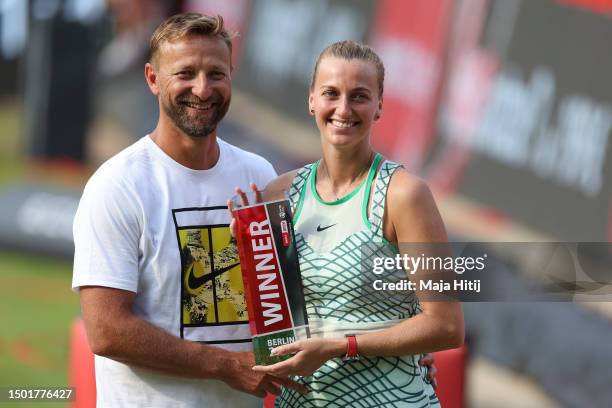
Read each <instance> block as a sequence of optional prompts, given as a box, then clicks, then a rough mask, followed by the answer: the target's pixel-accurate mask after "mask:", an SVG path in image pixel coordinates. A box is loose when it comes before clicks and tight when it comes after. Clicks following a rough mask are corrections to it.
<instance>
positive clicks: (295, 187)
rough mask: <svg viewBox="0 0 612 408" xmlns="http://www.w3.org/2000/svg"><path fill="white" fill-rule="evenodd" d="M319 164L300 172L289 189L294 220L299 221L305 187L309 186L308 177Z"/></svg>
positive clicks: (308, 165)
mask: <svg viewBox="0 0 612 408" xmlns="http://www.w3.org/2000/svg"><path fill="white" fill-rule="evenodd" d="M316 164H317V163H316V162H315V163H310V164H307V165H306V166H304V167H302V168H301V169H299V170H298V172H297V174H296V175H295V177H294V178H293V181H292V182H291V187H290V188H289V202H290V203H291V209H292V210H293V220H294V222H296V221H297V219H298V217H299V215H300V212H301V211H302V204H303V203H304V196H305V193H306V191H305V187H306V186H307V185H308V183H307V181H308V177H309V176H310V173H311V172H312V169H313V167H314V166H315V165H316Z"/></svg>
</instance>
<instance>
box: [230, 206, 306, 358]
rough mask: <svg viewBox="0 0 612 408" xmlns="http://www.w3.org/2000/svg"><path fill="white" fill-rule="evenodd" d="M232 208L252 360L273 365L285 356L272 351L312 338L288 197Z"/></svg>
mask: <svg viewBox="0 0 612 408" xmlns="http://www.w3.org/2000/svg"><path fill="white" fill-rule="evenodd" d="M251 198H253V197H251ZM250 202H254V201H250ZM234 204H235V206H236V207H237V208H235V209H234V217H235V218H236V239H237V241H238V251H239V254H240V264H241V269H242V277H243V281H244V289H245V294H246V300H247V309H248V313H249V323H250V329H251V336H252V338H253V351H254V353H255V362H256V363H257V364H258V365H269V364H274V363H277V362H279V361H281V360H284V359H286V358H287V356H284V357H283V356H279V357H271V356H270V350H271V349H273V348H274V347H276V346H280V345H283V344H289V343H292V342H294V341H296V340H299V339H303V338H307V337H310V334H309V330H308V319H307V316H306V308H305V303H304V292H303V288H302V277H301V274H300V267H299V262H298V257H297V250H296V248H295V239H294V231H293V222H292V215H291V207H290V204H289V200H287V199H286V198H281V199H278V200H271V201H266V202H259V203H256V204H252V205H246V206H244V205H240V203H238V200H237V199H234Z"/></svg>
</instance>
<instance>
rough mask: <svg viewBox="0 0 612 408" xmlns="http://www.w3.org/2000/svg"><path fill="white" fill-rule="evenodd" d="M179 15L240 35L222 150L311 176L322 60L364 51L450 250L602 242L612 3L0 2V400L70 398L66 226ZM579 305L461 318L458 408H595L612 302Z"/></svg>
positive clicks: (610, 378)
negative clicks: (64, 382)
mask: <svg viewBox="0 0 612 408" xmlns="http://www.w3.org/2000/svg"><path fill="white" fill-rule="evenodd" d="M178 11H197V12H202V13H206V14H221V15H222V16H223V17H224V19H225V21H226V23H227V25H228V26H229V27H230V28H231V29H232V30H235V31H237V32H238V36H237V37H236V38H235V40H234V49H233V57H232V58H233V60H232V62H233V65H234V72H233V84H234V87H233V95H232V105H231V108H230V111H229V113H228V117H227V118H226V119H225V120H224V122H223V123H222V124H221V125H220V128H219V134H220V136H221V138H223V139H225V140H227V141H229V142H231V143H233V144H236V145H238V146H240V147H243V148H245V149H247V150H251V151H254V152H256V153H258V154H261V155H263V156H265V157H267V158H268V159H269V160H270V161H271V162H272V163H273V164H274V165H275V167H276V169H277V171H278V172H284V171H287V170H290V169H292V168H296V167H299V166H302V165H303V164H305V163H307V162H312V161H314V160H316V159H317V158H319V156H320V148H319V140H318V139H319V137H318V134H317V130H316V127H315V125H314V123H313V122H312V118H311V117H310V116H309V115H308V109H307V97H308V87H309V82H310V79H311V75H312V67H313V65H314V63H315V60H316V57H317V56H318V54H319V52H320V51H321V50H322V49H323V48H325V47H326V46H327V45H329V44H330V43H332V42H334V41H337V40H341V39H353V40H357V41H364V42H367V43H368V44H370V45H372V46H373V47H374V49H375V50H376V51H377V52H378V53H379V54H380V55H381V57H382V59H383V61H384V63H385V67H386V79H385V92H384V106H383V112H382V118H381V120H380V121H379V122H378V123H377V125H376V127H375V132H374V135H373V138H372V143H373V145H374V147H375V148H376V149H377V150H379V151H381V152H382V153H384V154H385V155H387V156H388V157H390V158H391V159H393V160H395V161H398V162H400V163H402V164H404V165H405V167H406V168H407V169H409V170H410V171H412V172H414V173H416V174H417V175H419V176H421V177H423V178H424V179H426V180H427V182H428V184H429V185H430V186H431V187H432V190H433V192H434V195H435V196H436V200H437V203H438V205H439V207H440V211H441V213H442V216H443V218H444V221H445V224H446V226H447V228H448V230H449V232H450V234H451V236H452V237H453V239H454V240H455V241H481V242H492V241H501V242H509V241H515V242H529V241H540V242H554V241H567V242H608V241H610V240H611V238H612V151H611V150H612V147H611V146H610V137H611V133H612V82H611V79H610V73H611V72H612V54H611V53H610V44H612V0H410V1H405V0H317V1H312V0H223V1H221V0H0V294H1V295H2V297H0V318H1V319H3V321H6V322H7V323H6V324H5V325H3V329H0V367H2V368H1V369H0V386H2V385H7V384H13V383H14V381H18V382H19V383H24V384H25V383H29V384H32V385H34V386H36V385H44V384H43V383H48V385H54V386H58V385H61V384H58V383H57V381H58V380H57V379H58V378H60V379H65V370H66V367H65V361H64V360H62V355H61V353H59V352H58V351H57V350H58V349H60V350H63V349H62V347H64V348H65V347H67V340H66V335H67V333H68V324H69V321H70V320H71V318H72V317H74V316H75V315H77V314H78V305H77V302H78V300H77V298H76V296H74V295H73V294H71V293H70V289H69V287H70V261H71V256H72V251H73V249H72V248H73V247H72V236H71V229H70V225H71V223H72V218H73V216H74V211H75V210H76V205H77V202H78V198H79V196H80V194H81V191H82V189H83V186H84V182H85V181H86V180H87V179H88V177H89V176H90V175H91V174H92V173H93V171H94V170H95V169H96V168H97V167H98V166H99V165H100V164H101V163H102V162H103V161H105V160H106V159H108V158H109V157H111V156H112V155H114V154H115V153H117V152H118V151H120V150H121V149H123V148H124V147H126V146H128V145H130V144H132V143H133V142H135V141H136V140H138V139H139V138H141V137H142V136H144V135H145V134H147V133H148V132H150V131H151V130H153V128H154V126H155V124H156V122H157V115H158V104H157V99H156V98H155V97H154V96H153V95H152V94H151V93H150V91H149V89H148V87H147V85H146V82H145V80H144V76H143V67H144V64H145V63H146V62H147V61H148V40H149V37H150V35H151V33H152V32H153V30H154V29H155V27H156V26H157V25H158V24H159V22H161V21H162V20H163V19H164V18H165V17H167V16H169V15H171V14H174V13H176V12H178ZM606 248H607V246H606ZM526 252H528V251H520V253H519V254H517V256H516V258H515V259H513V261H512V262H509V263H508V265H505V266H504V267H505V268H506V269H507V276H508V279H509V282H510V281H513V280H515V277H516V276H518V275H519V274H524V272H525V270H526V268H525V266H524V265H526V264H528V263H529V262H530V261H533V258H530V256H529V254H527V253H526ZM604 252H605V251H604ZM41 255H44V257H39V256H41ZM48 255H53V257H55V258H57V259H59V260H57V259H55V260H54V259H53V258H48V257H47V256H48ZM600 255H601V254H600ZM603 256H604V257H606V256H609V250H608V252H607V253H605V254H603ZM589 257H590V255H589V254H587V255H586V258H585V259H587V258H589ZM606 259H607V258H606ZM610 275H612V271H608V272H606V270H603V272H600V273H599V275H598V277H597V279H596V281H597V282H594V283H598V282H599V283H601V282H604V283H606V284H608V286H609V282H611V281H612V276H610ZM575 280H576V279H575ZM568 282H569V283H571V282H573V281H571V279H569V280H567V282H565V281H564V282H561V284H566V283H568ZM574 284H577V282H574ZM1 288H4V289H1ZM46 288H53V293H52V294H49V291H48V290H47V289H46ZM2 290H4V292H2ZM573 300H574V301H573V302H568V303H562V304H561V303H550V304H548V303H545V302H540V303H538V304H537V305H535V306H534V305H530V304H527V303H525V304H522V303H521V304H519V303H518V302H513V304H504V303H501V302H500V303H494V302H488V303H487V304H486V306H484V307H483V306H482V305H481V304H479V303H477V302H474V303H467V304H466V307H465V314H466V327H467V336H468V341H469V349H470V351H471V357H470V360H469V361H470V363H469V375H468V390H467V391H468V392H467V396H468V397H467V398H468V403H469V404H468V405H469V406H474V407H483V408H484V407H487V408H488V407H516V406H521V407H530V406H531V407H538V408H541V407H555V406H576V407H581V406H584V405H593V406H609V405H610V401H612V394H611V393H612V389H609V387H608V386H607V384H609V383H611V382H612V370H611V369H610V368H609V367H607V365H608V364H609V363H607V362H608V361H610V360H612V349H610V347H609V341H610V338H612V323H611V322H612V306H611V305H612V303H610V302H593V301H589V302H584V303H582V302H579V301H577V300H576V299H573ZM13 310H19V311H20V313H22V314H23V316H21V315H20V316H16V315H15V316H14V313H12V311H13ZM40 314H43V315H44V317H43V320H44V321H45V322H46V324H48V325H49V326H48V327H47V326H45V325H41V326H40V327H41V329H40V330H41V331H37V330H35V329H34V328H32V327H31V326H28V325H24V324H23V323H22V322H24V321H31V319H34V318H35V319H38V320H40V316H39V315H40ZM38 320H37V321H38ZM43 332H44V333H43ZM49 337H52V338H54V339H58V340H57V341H55V342H53V343H51V344H50V345H49V344H46V345H43V344H42V341H41V339H44V338H49ZM603 340H605V341H603ZM602 341H603V342H602ZM604 343H605V344H604ZM5 367H9V368H8V369H5ZM500 396H502V397H500Z"/></svg>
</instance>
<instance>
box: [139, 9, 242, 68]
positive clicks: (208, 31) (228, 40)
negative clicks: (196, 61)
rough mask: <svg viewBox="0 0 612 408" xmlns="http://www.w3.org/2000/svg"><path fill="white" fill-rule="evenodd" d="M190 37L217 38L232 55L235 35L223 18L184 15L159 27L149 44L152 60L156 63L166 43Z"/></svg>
mask: <svg viewBox="0 0 612 408" xmlns="http://www.w3.org/2000/svg"><path fill="white" fill-rule="evenodd" d="M188 35H202V36H210V37H217V38H219V39H221V40H223V42H225V44H226V45H227V48H229V51H230V55H231V52H232V38H233V37H234V33H230V32H229V31H227V30H226V29H225V27H224V25H223V17H221V16H220V15H216V16H207V15H204V14H200V13H183V14H175V15H174V16H172V17H169V18H168V19H166V20H165V21H164V22H162V23H161V24H160V25H159V27H157V29H156V30H155V32H154V33H153V35H152V36H151V41H150V43H149V56H150V60H151V61H154V58H155V54H156V53H157V51H158V50H159V47H160V46H161V45H162V44H163V43H164V42H173V41H176V40H178V39H180V38H183V37H186V36H188Z"/></svg>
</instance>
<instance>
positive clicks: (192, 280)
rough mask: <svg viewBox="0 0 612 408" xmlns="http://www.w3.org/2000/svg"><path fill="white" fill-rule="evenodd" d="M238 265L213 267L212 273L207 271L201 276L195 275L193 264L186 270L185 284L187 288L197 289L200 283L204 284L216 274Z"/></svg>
mask: <svg viewBox="0 0 612 408" xmlns="http://www.w3.org/2000/svg"><path fill="white" fill-rule="evenodd" d="M238 265H240V263H235V264H233V265H229V266H226V267H224V268H220V269H215V270H214V272H212V273H207V274H204V275H202V276H199V277H198V276H195V275H194V273H193V265H191V267H190V268H189V270H188V271H187V274H188V276H187V285H188V286H189V289H191V290H195V289H198V288H199V287H201V286H202V285H204V284H205V283H206V282H208V281H211V280H213V279H215V278H216V277H217V276H219V275H221V274H223V273H225V272H227V271H229V270H230V269H232V268H234V267H236V266H238Z"/></svg>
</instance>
